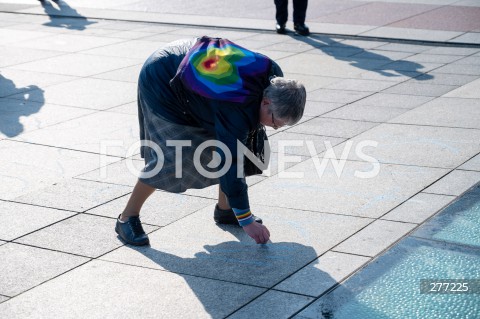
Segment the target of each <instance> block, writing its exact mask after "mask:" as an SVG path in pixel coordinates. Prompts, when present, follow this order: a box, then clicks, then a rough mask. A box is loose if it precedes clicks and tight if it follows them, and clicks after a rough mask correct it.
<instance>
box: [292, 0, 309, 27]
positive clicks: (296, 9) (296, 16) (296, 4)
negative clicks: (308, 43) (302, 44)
mask: <svg viewBox="0 0 480 319" xmlns="http://www.w3.org/2000/svg"><path fill="white" fill-rule="evenodd" d="M307 6H308V0H293V28H294V29H295V32H296V33H298V34H300V35H309V34H310V30H309V29H308V27H307V25H306V24H305V18H306V15H307Z"/></svg>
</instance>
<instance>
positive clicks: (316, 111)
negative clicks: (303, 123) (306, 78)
mask: <svg viewBox="0 0 480 319" xmlns="http://www.w3.org/2000/svg"><path fill="white" fill-rule="evenodd" d="M341 106H343V103H333V102H322V101H308V100H307V103H306V104H305V110H304V113H303V115H304V116H319V115H322V114H325V113H327V112H330V111H332V110H335V109H337V108H339V107H341Z"/></svg>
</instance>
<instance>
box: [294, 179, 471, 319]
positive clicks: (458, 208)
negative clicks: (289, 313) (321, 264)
mask: <svg viewBox="0 0 480 319" xmlns="http://www.w3.org/2000/svg"><path fill="white" fill-rule="evenodd" d="M479 206H480V186H477V187H475V188H473V189H472V190H471V191H470V192H468V193H467V194H466V195H465V196H463V197H462V198H460V199H459V200H457V201H456V202H454V203H453V204H451V205H450V206H448V207H447V208H445V209H444V210H442V211H441V212H440V213H439V214H438V215H437V216H435V217H434V218H433V219H431V220H430V221H429V222H428V223H427V224H425V225H424V226H422V227H421V228H420V229H419V230H418V231H417V232H415V233H414V234H413V235H412V236H409V237H407V238H405V239H403V240H402V241H400V242H399V243H398V244H397V245H395V246H394V247H393V248H392V249H390V250H389V251H387V252H386V253H385V254H383V255H382V256H380V257H379V258H377V259H376V260H374V261H373V262H372V263H370V264H369V265H368V266H367V267H366V268H364V269H362V270H361V271H360V272H358V273H357V274H355V275H354V276H353V277H351V278H350V279H348V280H347V281H346V282H345V283H343V284H341V285H339V286H338V287H337V288H336V289H335V290H333V291H331V292H330V293H328V294H326V295H324V296H322V297H321V298H320V299H319V300H317V301H316V302H314V303H313V304H311V305H310V306H308V307H307V308H306V309H305V310H303V311H302V312H300V313H299V314H298V315H297V316H296V318H325V319H327V318H329V319H363V318H365V319H376V318H381V319H383V318H385V319H386V318H399V319H400V318H401V319H408V318H419V319H424V318H428V319H433V318H454V319H457V318H459V319H463V318H468V319H478V318H480V294H478V293H477V294H475V293H465V292H462V293H460V292H451V291H450V292H449V293H437V292H431V293H422V292H421V290H420V285H421V281H422V279H429V280H430V279H432V280H433V281H437V280H438V281H442V280H445V279H455V280H458V281H459V282H467V281H466V280H469V281H468V282H471V281H470V280H472V279H480V243H479V238H478V237H479V236H480V232H479V230H478V229H479V228H478V227H479V220H480V209H479ZM470 285H471V283H470ZM470 287H471V286H470ZM470 292H472V290H470Z"/></svg>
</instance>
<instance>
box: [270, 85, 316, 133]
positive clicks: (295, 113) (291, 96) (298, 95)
mask: <svg viewBox="0 0 480 319" xmlns="http://www.w3.org/2000/svg"><path fill="white" fill-rule="evenodd" d="M263 96H264V97H265V98H267V99H269V100H270V105H269V110H270V111H271V112H273V115H274V116H276V117H278V118H280V119H283V120H285V121H287V123H286V124H287V125H293V124H296V123H298V121H300V119H301V118H302V116H303V111H304V109H305V103H306V100H307V91H306V90H305V87H304V86H303V84H302V83H300V82H299V81H297V80H290V79H286V78H283V77H275V78H273V79H271V80H270V85H269V86H268V87H267V88H266V89H265V91H263Z"/></svg>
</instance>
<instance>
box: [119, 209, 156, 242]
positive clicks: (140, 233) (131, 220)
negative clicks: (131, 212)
mask: <svg viewBox="0 0 480 319" xmlns="http://www.w3.org/2000/svg"><path fill="white" fill-rule="evenodd" d="M120 216H121V214H120V215H118V219H117V224H116V225H115V232H116V233H117V234H118V236H120V238H121V239H123V241H124V242H126V243H127V244H130V245H134V246H143V245H148V244H150V241H149V239H148V236H147V234H145V231H144V230H143V227H142V223H141V222H140V218H139V217H138V216H131V217H128V221H126V222H125V223H121V222H120Z"/></svg>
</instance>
